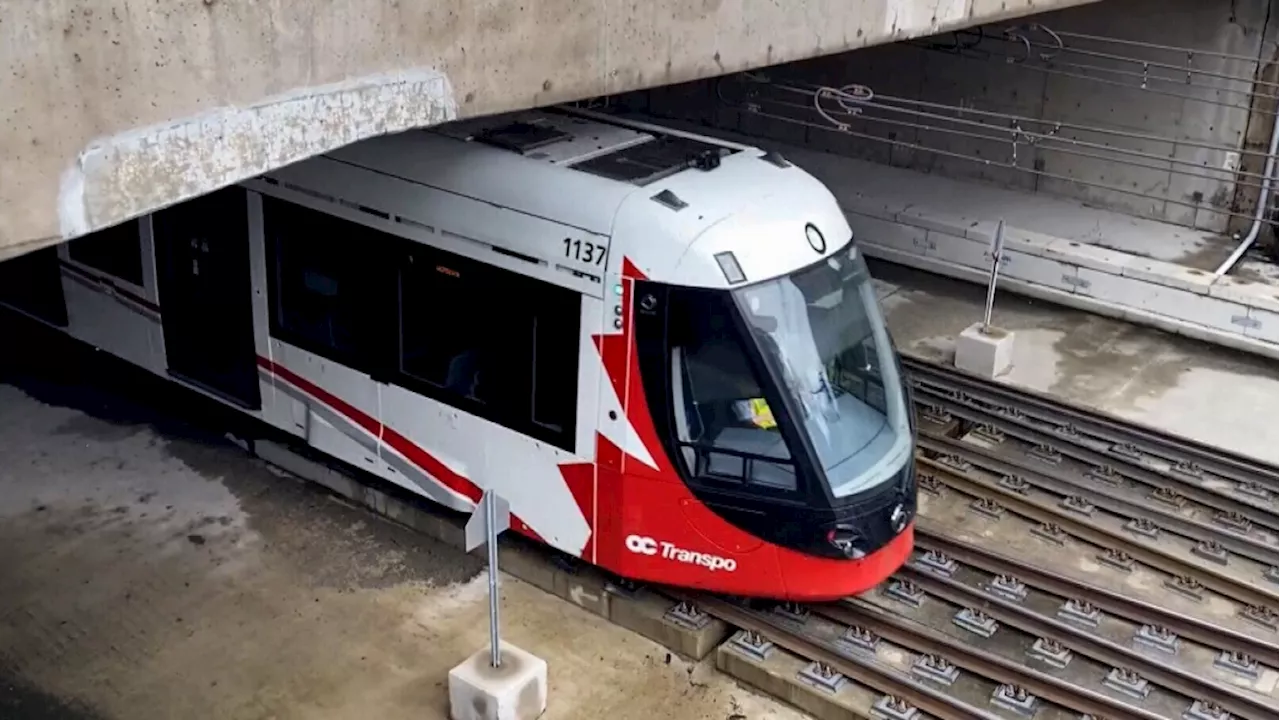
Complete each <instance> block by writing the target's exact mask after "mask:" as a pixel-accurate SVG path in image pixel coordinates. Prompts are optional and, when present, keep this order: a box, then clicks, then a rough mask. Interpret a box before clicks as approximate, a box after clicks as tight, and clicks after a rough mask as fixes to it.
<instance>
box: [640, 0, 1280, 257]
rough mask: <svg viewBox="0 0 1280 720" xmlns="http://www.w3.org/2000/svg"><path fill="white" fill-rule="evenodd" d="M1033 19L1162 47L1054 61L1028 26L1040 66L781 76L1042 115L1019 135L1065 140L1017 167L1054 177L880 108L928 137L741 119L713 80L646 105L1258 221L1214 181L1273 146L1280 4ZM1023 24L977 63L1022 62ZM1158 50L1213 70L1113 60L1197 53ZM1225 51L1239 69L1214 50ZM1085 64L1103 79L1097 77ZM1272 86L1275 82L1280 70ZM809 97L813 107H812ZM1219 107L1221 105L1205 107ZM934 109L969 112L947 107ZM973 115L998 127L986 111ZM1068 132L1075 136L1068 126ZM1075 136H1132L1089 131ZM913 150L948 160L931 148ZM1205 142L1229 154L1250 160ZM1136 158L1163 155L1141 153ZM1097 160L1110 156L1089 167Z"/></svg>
mask: <svg viewBox="0 0 1280 720" xmlns="http://www.w3.org/2000/svg"><path fill="white" fill-rule="evenodd" d="M1025 21H1027V22H1032V21H1034V22H1036V23H1040V24H1043V25H1044V26H1045V27H1047V28H1049V30H1051V31H1059V32H1063V33H1077V34H1087V35H1096V36H1107V37H1110V38H1120V39H1124V40H1129V41H1136V42H1138V43H1146V44H1148V45H1136V44H1117V43H1108V42H1098V41H1094V40H1088V39H1083V38H1080V37H1070V38H1068V39H1066V40H1065V43H1066V44H1068V45H1070V46H1072V47H1073V48H1079V49H1081V50H1084V51H1087V53H1088V54H1085V53H1058V54H1057V55H1056V56H1054V57H1051V58H1049V59H1048V60H1043V59H1041V58H1040V57H1039V56H1040V55H1041V54H1042V53H1045V54H1049V55H1053V53H1052V51H1050V50H1046V49H1045V48H1044V47H1043V46H1045V45H1051V44H1052V43H1053V38H1052V35H1051V34H1050V33H1049V32H1045V31H1035V30H1028V31H1026V32H1025V36H1026V37H1028V38H1029V39H1030V40H1031V41H1032V42H1033V43H1037V44H1038V45H1039V46H1038V47H1034V48H1033V54H1034V57H1033V58H1032V61H1030V62H1025V63H1024V62H1008V61H1007V60H1005V59H1003V58H997V59H996V60H988V59H981V58H978V57H967V58H966V57H962V56H957V55H955V54H948V53H944V52H939V51H937V50H928V49H924V48H922V47H920V46H919V45H916V44H904V43H900V44H894V45H884V46H879V47H875V48H870V49H867V50H863V51H859V52H855V53H847V54H843V55H839V56H835V57H824V58H818V59H814V60H810V61H807V62H804V63H799V64H797V65H795V66H792V67H788V68H779V69H777V70H776V71H772V72H768V73H766V74H767V75H768V77H769V79H770V80H771V81H773V82H774V83H784V84H785V83H806V84H814V85H836V86H839V85H845V84H848V83H860V84H863V85H866V86H868V87H869V88H871V90H872V91H873V92H874V93H875V95H876V97H877V98H879V99H878V100H877V104H878V103H880V102H883V103H885V104H896V103H895V102H894V101H893V100H891V99H890V98H905V99H911V100H925V101H929V102H932V103H938V104H940V105H942V106H951V107H964V108H970V109H975V110H980V111H990V112H995V113H1003V114H1008V115H1018V116H1023V117H1028V118H1033V119H1042V120H1044V121H1046V122H1044V123H1036V122H1023V123H1021V124H1020V127H1021V128H1022V129H1024V130H1028V131H1041V132H1046V133H1049V132H1052V133H1053V134H1054V136H1055V138H1056V140H1044V141H1041V142H1040V143H1039V145H1038V146H1037V145H1036V144H1031V143H1027V142H1025V138H1024V142H1022V143H1021V144H1020V146H1019V147H1018V149H1017V156H1016V163H1017V165H1018V166H1019V167H1021V168H1025V169H1027V170H1036V171H1040V174H1037V173H1033V172H1023V171H1019V170H1014V169H1011V168H1008V167H1003V165H1005V164H1008V163H1012V162H1015V159H1014V156H1013V155H1012V149H1013V144H1012V142H1010V141H1011V140H1012V139H1013V133H1006V134H1004V135H1002V136H1001V137H1000V139H985V138H975V137H969V136H964V135H961V134H957V133H950V132H941V131H939V130H937V129H936V128H938V127H948V128H951V129H957V130H968V131H971V132H975V131H974V129H973V128H969V127H964V126H960V125H955V124H948V123H946V122H943V121H940V120H938V119H936V118H927V117H922V116H918V115H893V114H892V113H886V112H883V111H881V110H879V109H877V108H875V107H871V108H868V109H867V110H866V111H865V115H864V117H881V118H884V117H896V118H897V119H900V120H904V121H906V122H907V123H914V124H917V125H922V126H924V127H916V128H913V127H909V126H907V125H905V124H903V123H897V124H891V123H884V122H878V121H873V120H863V119H859V118H850V117H847V116H842V117H839V118H838V119H840V120H843V121H846V122H848V125H849V130H850V131H852V132H853V133H862V134H866V135H870V136H875V137H879V138H885V139H891V140H893V141H895V142H896V143H897V144H896V145H895V144H891V143H886V142H879V141H876V140H874V139H870V138H867V137H858V136H856V135H851V134H849V133H845V132H839V131H833V130H830V129H822V127H820V126H825V127H827V128H829V127H830V125H829V124H827V123H825V122H824V121H823V120H822V119H821V118H820V117H819V116H818V115H817V114H816V113H814V112H813V111H812V109H806V108H803V107H786V106H783V105H779V104H775V103H772V102H766V101H762V102H761V103H760V110H761V111H763V112H764V113H765V114H767V115H774V116H778V115H781V116H785V117H789V118H794V119H797V120H800V121H802V122H803V123H809V124H807V125H806V124H798V123H796V122H787V121H784V120H779V119H775V118H773V117H762V116H761V115H760V114H755V113H738V112H734V111H732V110H726V109H724V108H723V107H719V108H717V105H722V104H723V103H720V102H718V101H717V98H716V97H715V96H714V94H713V91H712V88H711V84H710V83H709V82H703V83H695V84H692V85H686V86H683V87H678V88H669V89H660V90H656V91H653V92H651V93H648V94H647V95H648V97H647V98H645V102H644V103H643V105H644V107H643V108H642V109H643V110H644V111H645V112H648V113H651V114H654V115H658V116H666V117H676V118H681V119H689V120H695V121H701V122H711V123H713V124H715V125H717V126H718V127H721V128H724V129H728V130H733V131H737V132H742V133H744V134H747V135H753V136H757V137H763V138H769V139H773V140H778V141H781V142H786V143H789V144H793V145H800V146H805V147H810V148H813V149H816V150H823V151H827V152H835V153H839V154H842V155H847V156H849V157H854V158H859V159H863V160H871V161H873V162H877V163H881V164H888V165H893V166H896V167H903V168H909V169H913V170H919V171H925V172H931V173H938V174H941V175H945V176H948V177H955V178H964V179H975V180H980V181H983V182H987V183H993V184H996V185H999V186H1002V187H1008V188H1014V189H1021V190H1028V191H1034V192H1037V193H1045V194H1049V195H1053V196H1057V197H1067V198H1072V199H1076V200H1080V201H1083V202H1086V203H1088V204H1090V205H1093V206H1097V207H1103V208H1108V209H1113V210H1118V211H1121V212H1125V213H1129V214H1133V215H1136V216H1138V217H1143V218H1149V219H1155V220H1160V221H1165V222H1170V223H1174V224H1178V225H1183V226H1187V227H1194V228H1198V229H1202V230H1206V231H1209V232H1223V231H1225V230H1227V229H1228V227H1229V226H1232V229H1238V228H1239V223H1234V224H1232V223H1230V222H1229V216H1228V215H1227V214H1225V213H1224V212H1222V211H1223V210H1225V209H1228V208H1231V207H1235V208H1236V209H1237V211H1239V212H1242V213H1243V214H1245V215H1247V214H1248V213H1249V212H1251V210H1252V207H1253V199H1254V198H1256V197H1257V193H1258V190H1257V189H1256V187H1255V188H1253V189H1249V188H1246V187H1243V186H1241V192H1240V193H1239V197H1236V195H1237V193H1236V185H1237V181H1238V180H1239V179H1240V178H1239V177H1238V176H1236V175H1235V174H1234V173H1233V172H1231V171H1229V170H1228V171H1225V172H1213V171H1210V170H1208V169H1206V168H1214V169H1221V168H1230V167H1239V166H1240V165H1241V158H1240V155H1239V153H1238V150H1239V149H1241V148H1242V147H1243V146H1244V145H1245V136H1246V131H1247V130H1251V131H1252V132H1251V134H1252V135H1254V136H1257V137H1260V138H1261V145H1262V146H1263V148H1264V151H1265V145H1266V143H1267V141H1268V140H1269V139H1270V123H1271V122H1273V118H1274V115H1273V114H1271V115H1266V116H1264V117H1259V116H1258V114H1257V113H1254V114H1253V115H1252V117H1251V113H1250V96H1251V92H1252V89H1253V80H1254V77H1255V73H1256V72H1257V69H1258V64H1259V63H1258V62H1257V59H1259V58H1260V59H1261V60H1262V64H1263V66H1264V67H1265V66H1266V65H1267V64H1268V63H1267V61H1268V60H1271V59H1272V58H1274V56H1275V47H1276V45H1275V43H1276V9H1275V3H1274V2H1268V1H1267V0H1245V1H1240V0H1129V1H1128V2H1109V3H1099V4H1096V5H1089V6H1084V7H1075V8H1070V9H1064V10H1057V11H1054V12H1048V13H1044V14H1040V15H1036V16H1034V17H1031V18H1025ZM1010 25H1011V23H999V24H995V25H991V26H987V27H985V28H983V30H984V33H985V39H984V40H982V41H981V42H980V43H979V44H978V45H977V46H976V47H977V49H978V50H977V52H974V53H970V55H977V54H979V53H980V52H1004V53H1006V54H1008V55H1013V56H1020V53H1021V50H1020V48H1019V47H1018V43H1017V42H1016V41H1014V42H1010V41H1007V40H1003V39H1001V32H1002V30H1004V29H1005V28H1006V27H1009V26H1010ZM960 40H961V42H975V41H977V40H978V37H977V36H976V35H973V34H968V35H966V36H965V37H964V38H961V39H960ZM930 42H933V43H935V44H937V45H939V46H942V45H948V44H951V43H953V42H955V38H953V37H951V36H950V35H949V34H948V35H941V36H936V37H933V38H930ZM1154 45H1162V46H1170V47H1174V48H1180V47H1186V48H1193V49H1195V50H1197V51H1200V52H1199V54H1195V55H1193V56H1192V57H1191V58H1190V62H1191V67H1193V68H1194V69H1195V70H1197V71H1201V72H1198V73H1196V74H1194V75H1192V76H1190V77H1188V76H1186V75H1183V74H1180V72H1179V71H1178V70H1176V69H1172V68H1161V67H1156V66H1152V67H1150V68H1147V69H1146V70H1147V71H1148V72H1149V73H1150V75H1149V76H1148V78H1147V80H1148V81H1147V82H1146V87H1145V88H1144V87H1143V82H1144V78H1143V76H1142V73H1143V72H1144V67H1143V66H1142V64H1141V63H1140V62H1138V63H1135V62H1129V61H1121V60H1118V59H1116V58H1115V57H1112V56H1115V55H1121V56H1124V57H1126V58H1130V59H1136V60H1140V61H1141V60H1145V61H1148V62H1150V63H1163V64H1168V65H1174V66H1182V65H1185V64H1186V63H1187V62H1188V58H1187V55H1186V54H1185V53H1182V52H1178V51H1175V50H1170V49H1165V48H1157V47H1153V46H1154ZM1210 52H1213V53H1221V54H1227V55H1235V56H1239V58H1224V57H1220V56H1213V55H1208V54H1206V53H1210ZM1272 62H1274V61H1273V60H1272ZM1086 65H1087V66H1088V67H1082V66H1086ZM1081 75H1087V76H1088V77H1087V78H1082V77H1080V76H1081ZM1264 75H1265V73H1264ZM1155 76H1161V77H1164V78H1177V79H1181V80H1189V83H1190V84H1179V83H1176V82H1156V81H1154V80H1150V78H1152V77H1155ZM1270 77H1274V68H1272V69H1271V76H1270ZM1232 78H1243V79H1241V80H1237V79H1232ZM721 92H722V95H723V96H724V97H727V98H728V99H730V100H737V98H736V97H733V96H732V95H731V93H732V90H725V89H724V88H723V87H722V90H721ZM1268 92H1269V93H1270V94H1272V95H1274V94H1275V89H1274V88H1268ZM771 94H772V96H775V97H776V96H777V95H778V93H776V92H771ZM796 100H797V102H798V103H799V104H804V98H797V99H796ZM1206 100H1207V101H1215V102H1204V101H1206ZM1215 103H1231V104H1234V105H1236V106H1238V107H1225V106H1224V105H1222V104H1215ZM828 105H832V103H828ZM1267 105H1268V108H1267V109H1268V110H1269V111H1270V113H1274V112H1275V109H1276V108H1275V105H1276V102H1275V100H1274V99H1271V100H1270V102H1269V103H1268V104H1267ZM920 109H922V110H926V111H932V112H938V113H940V114H944V115H953V116H954V113H951V112H950V111H947V110H934V109H933V108H923V107H922V108H920ZM965 117H966V118H967V119H972V120H984V118H983V116H980V115H968V116H965ZM985 119H986V121H988V122H995V123H997V124H998V123H999V122H1003V119H1002V120H999V121H996V120H992V119H991V118H985ZM1055 122H1060V123H1063V124H1064V125H1068V126H1067V127H1063V128H1062V129H1060V130H1054V125H1053V124H1054V123H1055ZM1069 124H1076V125H1079V126H1089V127H1094V128H1099V129H1102V130H1115V131H1119V133H1123V134H1108V133H1104V132H1090V131H1084V130H1081V129H1079V128H1072V127H1070V126H1069ZM1260 124H1266V127H1265V128H1262V129H1261V130H1262V131H1259V128H1258V127H1257V126H1258V125H1260ZM1007 126H1008V125H1007V124H1006V127H1007ZM982 132H984V133H987V134H990V132H989V131H985V130H984V131H982ZM1136 136H1143V137H1136ZM1255 139H1256V138H1255ZM1071 140H1077V141H1083V142H1087V143H1091V144H1093V146H1089V147H1084V146H1074V147H1073V146H1070V145H1069V144H1068V142H1069V141H1071ZM912 145H921V146H925V147H928V148H932V149H935V150H938V151H940V152H926V151H923V150H919V149H915V148H912V147H911V146H912ZM1202 145H1212V146H1225V147H1229V148H1233V149H1234V150H1235V151H1237V152H1231V151H1226V150H1217V149H1210V148H1206V147H1202ZM1257 145H1258V143H1257V142H1254V143H1253V144H1252V145H1251V146H1250V147H1252V148H1255V149H1256V147H1257ZM1050 147H1058V148H1067V149H1069V150H1072V151H1074V152H1073V153H1067V152H1057V151H1053V150H1050V149H1048V148H1050ZM1126 151H1134V152H1141V153H1148V154H1150V155H1151V156H1154V157H1138V156H1136V155H1133V154H1129V153H1126ZM1085 154H1092V155H1095V156H1098V157H1093V158H1091V157H1084V156H1083V155H1085ZM957 156H963V157H957ZM986 161H989V163H990V164H987V162H986ZM1246 165H1247V166H1248V167H1249V169H1251V170H1252V171H1253V172H1254V173H1257V172H1260V171H1259V169H1258V165H1259V163H1256V162H1254V163H1246ZM1178 171H1181V172H1178ZM1245 182H1252V183H1253V184H1254V185H1255V186H1256V185H1257V184H1258V183H1259V182H1260V181H1259V180H1258V179H1257V178H1249V179H1246V180H1245ZM1086 183H1092V185H1090V184H1086ZM1097 186H1108V187H1110V188H1116V189H1115V190H1113V189H1107V188H1106V187H1097ZM1245 224H1246V225H1247V222H1246V223H1245Z"/></svg>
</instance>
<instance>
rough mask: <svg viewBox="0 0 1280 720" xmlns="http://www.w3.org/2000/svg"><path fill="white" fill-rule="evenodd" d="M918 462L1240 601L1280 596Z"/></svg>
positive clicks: (971, 491)
mask: <svg viewBox="0 0 1280 720" xmlns="http://www.w3.org/2000/svg"><path fill="white" fill-rule="evenodd" d="M916 465H917V468H919V469H920V470H923V471H924V473H925V474H929V475H932V476H933V477H934V478H935V479H936V480H938V481H941V482H942V483H943V484H945V485H948V486H951V487H952V488H954V489H956V490H958V491H960V492H962V493H965V494H967V495H973V496H976V497H987V498H991V499H992V500H996V501H998V502H999V503H1000V504H1002V505H1003V506H1004V507H1006V508H1008V509H1009V510H1011V511H1013V512H1015V513H1016V514H1018V515H1021V516H1023V517H1026V518H1030V519H1032V520H1035V521H1036V522H1040V523H1044V524H1047V525H1057V526H1059V527H1061V528H1063V529H1064V530H1066V531H1067V532H1068V533H1069V534H1071V535H1075V536H1076V537H1079V538H1081V539H1083V540H1086V541H1088V542H1090V543H1092V544H1094V545H1098V546H1100V547H1110V548H1116V549H1123V550H1124V552H1126V553H1128V554H1129V556H1130V557H1133V558H1134V559H1136V560H1138V561H1139V562H1141V563H1143V564H1145V565H1149V566H1151V567H1154V568H1157V569H1159V570H1163V571H1164V572H1167V573H1169V574H1171V575H1173V576H1175V577H1183V576H1186V575H1188V574H1191V575H1193V576H1194V578H1195V579H1196V580H1197V581H1199V582H1200V583H1201V584H1202V585H1204V586H1205V587H1207V588H1209V589H1211V590H1213V591H1214V592H1217V593H1220V594H1222V595H1226V596H1227V597H1230V598H1233V599H1235V600H1238V601H1239V602H1242V603H1245V604H1248V605H1257V606H1260V607H1272V606H1275V605H1276V603H1277V601H1278V600H1280V596H1278V595H1277V594H1276V592H1275V591H1270V590H1264V589H1263V588H1260V587H1256V586H1254V585H1251V584H1249V583H1246V582H1243V581H1241V580H1239V579H1237V578H1234V577H1231V576H1230V575H1224V574H1222V573H1219V572H1217V571H1216V570H1215V569H1212V568H1209V567H1206V566H1204V565H1200V564H1198V563H1193V562H1189V561H1187V560H1183V559H1181V558H1179V557H1176V556H1174V555H1172V554H1170V553H1168V552H1166V551H1164V550H1162V549H1159V548H1154V547H1149V546H1147V545H1144V544H1142V543H1139V542H1136V541H1134V540H1132V539H1131V538H1129V537H1127V536H1125V535H1123V534H1120V533H1118V532H1113V531H1111V530H1108V529H1106V528H1101V527H1098V526H1097V525H1094V524H1092V523H1089V522H1085V521H1083V520H1080V519H1077V518H1076V517H1074V516H1073V515H1072V514H1071V513H1070V512H1066V511H1062V510H1059V509H1058V508H1056V507H1054V506H1051V505H1045V504H1043V503H1041V502H1038V501H1036V500H1032V499H1031V498H1027V497H1023V496H1022V495H1020V494H1018V493H1015V492H1012V491H1009V490H1006V489H1004V488H1002V487H1000V486H998V485H995V484H994V483H987V482H984V481H982V480H978V479H975V478H972V477H969V476H968V475H966V474H965V473H964V472H963V471H962V470H959V469H957V468H953V467H950V466H948V465H947V464H945V463H941V462H938V461H936V460H929V459H927V458H917V460H916ZM920 470H917V473H918V474H920Z"/></svg>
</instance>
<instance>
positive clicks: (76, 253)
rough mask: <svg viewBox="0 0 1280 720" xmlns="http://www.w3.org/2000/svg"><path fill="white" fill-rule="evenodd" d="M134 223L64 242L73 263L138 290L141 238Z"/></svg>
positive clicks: (141, 281) (130, 221)
mask: <svg viewBox="0 0 1280 720" xmlns="http://www.w3.org/2000/svg"><path fill="white" fill-rule="evenodd" d="M138 223H139V221H138V220H129V221H127V222H122V223H119V224H118V225H112V226H111V227H109V228H103V229H102V230H97V231H95V232H91V233H88V234H87V235H82V236H81V237H78V238H76V239H75V240H72V241H70V242H68V243H67V254H68V255H69V256H70V257H71V259H72V260H74V261H75V262H77V263H80V264H81V265H84V266H86V267H90V268H93V269H94V270H97V271H98V272H101V273H106V274H107V275H110V276H112V277H114V278H119V279H121V280H123V281H125V282H127V283H132V284H134V285H137V286H138V287H142V285H143V279H142V236H141V234H140V231H141V226H140V225H139V224H138Z"/></svg>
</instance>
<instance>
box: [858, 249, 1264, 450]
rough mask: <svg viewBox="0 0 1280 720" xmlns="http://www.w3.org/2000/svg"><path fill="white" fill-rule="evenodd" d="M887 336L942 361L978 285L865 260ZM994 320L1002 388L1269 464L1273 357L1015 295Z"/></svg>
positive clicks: (977, 305)
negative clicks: (1005, 341)
mask: <svg viewBox="0 0 1280 720" xmlns="http://www.w3.org/2000/svg"><path fill="white" fill-rule="evenodd" d="M869 265H870V266H871V272H872V275H873V276H875V278H876V281H877V284H878V286H879V296H880V299H881V303H882V305H883V307H884V310H885V316H886V319H887V321H888V323H889V327H890V330H891V331H892V333H893V336H894V339H895V340H896V341H897V343H898V346H899V349H900V350H901V351H902V352H904V353H907V354H911V355H916V356H919V357H922V358H925V359H929V360H939V361H943V362H950V361H951V359H952V358H953V357H954V354H955V342H954V339H955V337H956V335H958V334H959V333H960V331H961V330H963V329H964V328H965V327H967V326H968V325H969V324H970V323H973V322H976V321H978V320H981V319H982V312H983V306H984V303H985V301H986V289H985V288H983V287H978V286H976V285H973V284H970V283H965V282H960V281H956V280H951V279H949V278H943V277H939V276H937V275H932V274H929V273H923V272H919V271H916V270H910V269H907V268H903V267H901V266H897V265H890V264H888V263H883V262H877V261H869ZM992 322H993V324H995V325H997V326H999V327H1003V328H1005V329H1007V330H1013V331H1014V332H1015V334H1016V340H1015V346H1014V359H1013V368H1012V369H1011V370H1010V371H1009V373H1007V374H1006V375H1005V376H1004V377H1001V378H1000V380H1001V381H1002V382H1005V383H1008V384H1011V385H1016V386H1021V387H1026V388H1030V389H1034V390H1040V391H1043V392H1048V393H1050V394H1052V395H1054V396H1057V397H1060V398H1063V399H1065V400H1067V401H1069V402H1072V403H1078V404H1081V405H1085V406H1088V407H1092V408H1096V409H1099V410H1103V411H1106V412H1110V413H1113V414H1115V415H1117V416H1119V417H1122V418H1126V419H1129V420H1132V421H1135V422H1140V423H1145V424H1147V425H1150V426H1153V427H1156V428H1159V429H1162V430H1165V431H1167V432H1172V433H1175V434H1178V435H1182V436H1185V437H1189V438H1192V439H1195V440H1199V441H1201V442H1205V443H1210V444H1212V445H1216V446H1219V447H1223V448H1227V449H1230V450H1233V451H1235V452H1238V453H1242V454H1245V455H1249V456H1252V457H1256V458H1259V459H1263V460H1267V461H1270V462H1273V463H1274V462H1277V460H1280V414H1278V413H1277V398H1280V376H1278V373H1277V364H1276V361H1274V360H1268V359H1266V358H1263V357H1259V356H1255V355H1249V354H1246V353H1241V352H1236V351H1233V350H1230V349H1227V348H1223V347H1219V346H1215V345H1209V344H1207V343H1202V342H1198V341H1195V340H1191V339H1187V338H1183V337H1179V336H1177V335H1173V334H1170V333H1166V332H1163V331H1160V330H1155V329H1152V328H1147V327H1141V326H1138V325H1131V324H1129V323H1125V322H1121V321H1119V320H1112V319H1110V318H1105V317H1101V316H1098V315H1093V314H1090V313H1086V312H1082V311H1078V310H1072V309H1069V308H1063V307H1061V306H1057V305H1051V304H1049V303H1046V302H1041V301H1038V300H1031V299H1028V298H1024V297H1019V296H1017V295H1013V294H1009V293H1002V294H1000V295H998V296H997V298H996V304H995V311H994V314H993V317H992Z"/></svg>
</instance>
